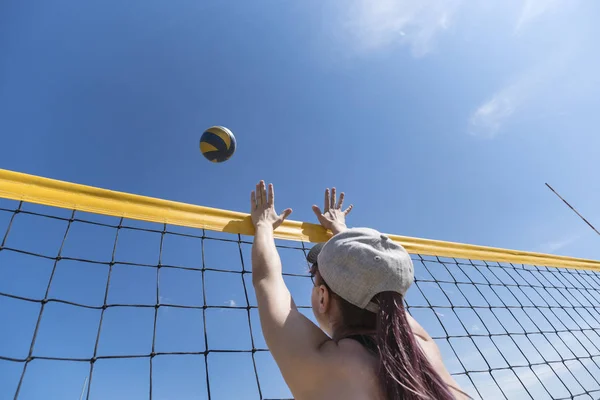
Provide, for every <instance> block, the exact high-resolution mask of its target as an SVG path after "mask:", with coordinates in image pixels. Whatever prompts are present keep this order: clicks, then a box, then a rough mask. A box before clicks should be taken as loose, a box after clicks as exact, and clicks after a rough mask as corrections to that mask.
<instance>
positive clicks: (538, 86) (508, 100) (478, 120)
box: [469, 49, 573, 139]
mask: <svg viewBox="0 0 600 400" xmlns="http://www.w3.org/2000/svg"><path fill="white" fill-rule="evenodd" d="M572 62H573V55H572V53H571V49H566V50H565V49H561V50H557V51H556V52H555V53H554V54H552V55H550V56H548V57H546V58H545V59H544V60H543V62H540V63H538V64H537V65H535V66H533V67H531V68H529V69H528V70H526V71H525V72H523V73H522V74H520V75H518V76H517V77H515V78H513V79H512V80H511V81H509V83H508V84H506V85H505V86H504V87H503V88H501V89H500V90H498V91H497V92H496V93H494V94H493V95H492V96H491V97H490V98H488V99H487V100H485V101H484V102H483V103H482V104H481V105H479V106H478V107H477V108H476V109H475V111H474V112H473V114H471V116H470V118H469V133H470V134H471V135H473V136H478V137H482V138H486V139H492V138H494V137H496V136H497V135H498V134H500V133H501V132H502V128H503V126H504V125H505V124H506V123H507V122H508V121H509V120H510V119H512V118H514V117H515V116H516V115H518V114H521V113H523V111H524V110H526V109H527V108H528V107H530V106H532V105H533V104H535V103H536V102H539V101H542V100H548V99H549V98H551V97H552V96H554V97H557V96H560V94H559V93H558V92H557V91H556V90H554V89H553V88H554V87H555V86H557V85H553V84H554V83H556V82H557V81H559V80H564V78H565V71H567V70H568V66H569V65H571V64H572Z"/></svg>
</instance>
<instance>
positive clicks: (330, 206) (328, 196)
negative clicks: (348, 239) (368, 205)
mask: <svg viewBox="0 0 600 400" xmlns="http://www.w3.org/2000/svg"><path fill="white" fill-rule="evenodd" d="M343 204H344V193H343V192H342V193H341V194H340V199H339V201H337V199H336V192H335V188H332V189H331V192H330V191H329V188H328V189H326V190H325V205H324V207H323V212H321V209H320V208H319V207H318V206H316V205H314V206H312V209H313V211H314V212H315V215H316V216H317V218H318V219H319V222H320V223H321V225H322V226H323V228H325V229H329V230H331V232H333V234H334V235H337V234H338V233H340V232H342V231H344V230H346V215H348V214H350V211H352V208H353V205H350V206H349V207H348V208H347V209H346V210H344V211H342V205H343Z"/></svg>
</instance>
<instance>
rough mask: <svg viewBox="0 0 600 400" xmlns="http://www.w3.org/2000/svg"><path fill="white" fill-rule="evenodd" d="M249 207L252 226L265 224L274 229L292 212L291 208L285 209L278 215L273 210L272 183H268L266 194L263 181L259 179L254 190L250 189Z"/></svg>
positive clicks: (273, 193) (273, 195)
mask: <svg viewBox="0 0 600 400" xmlns="http://www.w3.org/2000/svg"><path fill="white" fill-rule="evenodd" d="M250 209H251V212H250V215H251V216H252V223H253V224H254V227H258V226H259V225H267V226H270V227H271V228H272V229H274V230H275V229H277V228H278V227H279V225H281V224H282V223H283V221H285V219H286V218H287V217H288V216H289V215H290V214H291V213H292V209H291V208H287V209H285V210H284V211H283V212H282V213H281V214H279V215H278V214H277V213H276V212H275V190H274V189H273V184H272V183H271V184H269V193H268V196H267V188H266V186H265V181H260V182H259V183H258V184H257V185H256V191H254V190H253V191H252V194H251V195H250Z"/></svg>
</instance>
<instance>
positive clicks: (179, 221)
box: [0, 169, 600, 271]
mask: <svg viewBox="0 0 600 400" xmlns="http://www.w3.org/2000/svg"><path fill="white" fill-rule="evenodd" d="M0 197H2V198H6V199H11V200H17V201H24V202H30V203H36V204H43V205H46V206H52V207H60V208H66V209H70V210H79V211H85V212H91V213H96V214H103V215H109V216H115V217H124V218H130V219H136V220H142V221H148V222H157V223H166V224H171V225H179V226H187V227H193V228H201V229H207V230H211V231H219V232H227V233H234V234H242V235H253V234H254V228H253V226H252V222H251V221H250V216H249V214H247V213H241V212H235V211H228V210H221V209H216V208H210V207H203V206H197V205H192V204H186V203H180V202H176V201H169V200H162V199H157V198H152V197H146V196H140V195H135V194H130V193H123V192H116V191H112V190H107V189H101V188H96V187H91V186H85V185H80V184H75V183H70V182H64V181H59V180H54V179H48V178H43V177H39V176H34V175H28V174H23V173H19V172H13V171H8V170H3V169H0ZM275 236H276V237H277V238H279V239H285V240H295V241H305V242H313V243H316V242H323V241H326V240H327V239H328V238H329V237H330V235H329V234H328V233H327V232H326V231H325V230H324V229H323V228H322V227H321V226H319V225H316V224H310V223H306V222H299V221H286V222H285V223H284V224H283V225H282V226H281V227H279V229H277V231H276V232H275ZM389 236H390V238H392V239H393V240H394V241H396V242H398V243H400V244H402V245H403V246H404V247H405V248H406V250H407V251H408V252H409V253H413V254H421V255H429V256H439V257H451V258H461V259H472V260H485V261H493V262H507V263H516V264H529V265H540V266H541V265H543V266H548V267H562V268H574V269H585V270H595V271H600V261H595V260H587V259H581V258H575V257H566V256H556V255H550V254H542V253H534V252H528V251H519V250H508V249H501V248H495V247H487V246H477V245H470V244H463V243H454V242H445V241H439V240H430V239H420V238H412V237H407V236H398V235H389Z"/></svg>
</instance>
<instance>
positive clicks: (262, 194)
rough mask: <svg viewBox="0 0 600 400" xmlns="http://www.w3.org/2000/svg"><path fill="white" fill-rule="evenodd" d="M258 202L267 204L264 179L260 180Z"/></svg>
mask: <svg viewBox="0 0 600 400" xmlns="http://www.w3.org/2000/svg"><path fill="white" fill-rule="evenodd" d="M260 203H261V205H265V204H267V188H266V186H265V181H260Z"/></svg>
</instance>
